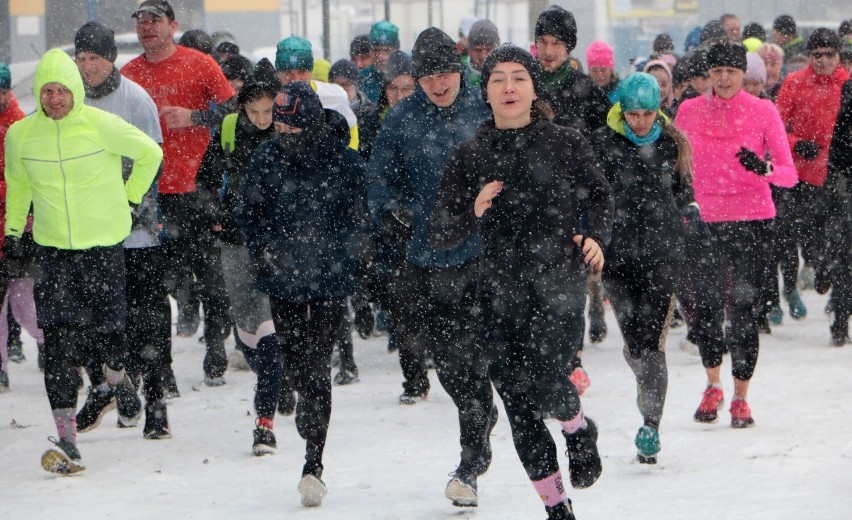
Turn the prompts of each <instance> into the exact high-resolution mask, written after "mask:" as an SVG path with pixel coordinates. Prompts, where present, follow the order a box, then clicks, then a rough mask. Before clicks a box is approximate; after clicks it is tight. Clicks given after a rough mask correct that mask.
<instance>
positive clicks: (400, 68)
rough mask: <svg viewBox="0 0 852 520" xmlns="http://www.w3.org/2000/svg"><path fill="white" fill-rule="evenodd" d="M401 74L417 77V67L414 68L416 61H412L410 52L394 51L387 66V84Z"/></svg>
mask: <svg viewBox="0 0 852 520" xmlns="http://www.w3.org/2000/svg"><path fill="white" fill-rule="evenodd" d="M400 76H411V77H412V78H417V69H415V68H414V63H412V61H411V58H409V57H408V54H406V53H404V52H402V51H394V52H393V54H391V55H390V58H388V63H387V65H386V66H385V85H387V84H388V83H390V82H391V81H393V80H395V79H396V78H398V77H400Z"/></svg>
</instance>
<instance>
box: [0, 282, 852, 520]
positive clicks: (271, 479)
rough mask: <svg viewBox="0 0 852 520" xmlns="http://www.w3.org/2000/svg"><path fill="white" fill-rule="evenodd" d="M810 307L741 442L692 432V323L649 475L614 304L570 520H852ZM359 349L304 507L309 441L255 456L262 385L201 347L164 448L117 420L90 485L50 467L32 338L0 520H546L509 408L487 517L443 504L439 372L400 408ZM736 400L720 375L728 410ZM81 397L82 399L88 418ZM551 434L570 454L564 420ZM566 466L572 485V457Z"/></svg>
mask: <svg viewBox="0 0 852 520" xmlns="http://www.w3.org/2000/svg"><path fill="white" fill-rule="evenodd" d="M804 300H805V302H806V304H807V305H808V310H809V312H810V315H809V316H808V318H807V319H806V320H805V321H802V322H793V321H792V320H790V318H789V317H786V316H785V322H784V325H783V326H781V327H777V328H775V329H774V330H773V334H772V336H770V337H766V336H764V337H762V341H761V343H762V344H761V347H762V348H761V354H760V361H759V362H758V368H757V373H756V376H755V378H754V382H753V385H752V389H751V395H750V404H751V407H752V411H753V414H754V418H755V421H756V423H757V424H756V426H755V427H754V428H751V429H747V430H733V429H732V428H730V426H729V415H728V413H727V407H726V411H725V412H723V413H722V414H721V415H720V420H719V422H718V423H717V424H712V425H704V424H698V423H695V422H693V420H692V413H693V412H694V410H695V408H696V407H697V405H698V402H699V400H700V398H701V392H702V391H703V388H704V383H705V379H704V375H703V370H702V368H701V364H700V361H699V359H698V357H696V356H693V355H690V354H688V353H686V352H684V351H682V350H680V349H679V348H678V343H679V341H680V340H681V339H682V338H683V336H684V334H685V331H684V329H683V328H680V329H676V330H674V331H672V332H671V334H670V335H669V339H668V343H667V345H668V360H669V394H668V402H667V403H666V410H665V416H664V418H663V425H662V429H661V436H662V443H663V451H662V452H661V453H660V456H659V459H660V463H659V464H658V465H657V466H645V465H640V464H637V463H635V462H633V457H634V455H635V449H634V447H633V437H634V435H635V433H636V430H637V429H638V428H639V426H641V418H640V416H639V414H638V412H637V411H636V408H635V384H634V380H633V376H632V374H631V372H630V371H629V369H628V367H627V364H626V363H625V362H624V360H623V358H622V354H621V347H622V342H621V338H620V335H619V333H618V331H617V328H616V325H615V321H614V318H613V316H612V312H611V311H610V310H608V311H607V322H608V325H609V330H610V333H609V335H608V336H607V338H606V340H605V341H604V342H603V343H601V344H599V345H589V346H587V347H586V353H585V357H584V360H585V361H584V364H585V366H586V369H587V370H588V372H589V374H590V377H591V380H592V386H591V388H590V389H589V390H588V391H587V393H586V395H585V396H584V406H585V408H586V411H587V413H588V415H589V416H591V417H593V418H594V419H595V420H596V421H597V423H598V426H599V428H600V440H599V446H600V451H601V455H602V457H603V464H604V472H603V475H602V477H601V478H600V480H599V481H598V482H597V483H596V484H595V486H593V487H592V488H590V489H588V490H583V491H574V490H571V491H570V496H571V497H572V499H573V501H574V506H575V511H576V514H577V517H578V518H579V519H581V520H590V519H607V520H609V519H681V518H689V519H690V520H703V519H706V520H717V519H719V518H744V519H755V520H759V519H785V518H797V519H804V518H808V519H819V520H833V519H837V520H840V519H848V518H852V512H850V511H852V492H850V491H852V400H850V399H849V397H850V395H852V377H850V376H851V375H852V347H850V346H847V347H845V348H834V347H829V346H828V341H829V333H828V324H829V321H828V317H827V316H826V315H825V314H823V307H824V305H825V302H826V299H825V297H822V296H818V295H816V294H815V293H813V292H812V291H811V292H807V293H805V294H804ZM355 341H356V343H355V353H356V359H357V361H358V364H359V367H360V372H361V382H360V383H359V384H356V385H353V386H348V387H335V389H334V394H333V395H334V409H333V412H332V424H331V430H330V432H329V439H328V446H327V450H326V456H325V467H326V469H325V475H324V480H325V482H326V484H327V485H328V490H329V492H328V496H327V497H326V499H325V501H324V503H323V505H322V507H320V508H317V509H305V508H302V507H301V506H300V504H299V495H298V492H297V491H296V485H297V483H298V480H299V477H300V471H301V467H302V463H303V453H304V444H303V442H302V440H301V439H300V438H299V437H298V435H297V433H296V431H295V428H294V426H293V419H292V418H284V417H280V416H279V417H278V418H277V419H276V428H275V431H276V435H277V438H278V446H279V451H278V454H277V455H274V456H267V457H262V458H255V457H252V456H251V442H252V429H253V428H254V412H253V409H252V408H253V407H252V396H253V393H252V392H253V385H254V377H253V375H252V374H251V373H250V372H238V371H233V370H229V372H228V374H227V380H228V384H227V385H226V386H223V387H218V388H208V387H206V386H204V385H203V383H202V377H203V373H202V369H201V360H202V357H203V353H204V348H203V346H202V345H201V344H200V343H198V342H197V341H196V339H194V338H193V339H176V340H175V342H174V358H175V365H174V366H175V372H176V374H177V378H178V384H179V387H180V390H181V392H182V397H181V398H179V399H176V400H173V401H170V402H169V419H170V421H171V427H172V433H173V438H172V439H171V440H163V441H149V440H144V439H143V438H142V432H141V426H140V427H138V428H135V429H118V428H116V426H115V421H116V416H115V412H111V413H110V414H109V415H107V417H106V418H105V420H104V422H103V423H102V424H101V426H100V427H99V428H98V429H96V430H94V431H92V432H89V433H83V434H80V436H79V441H78V442H79V448H80V450H81V452H82V454H83V460H84V461H85V462H86V464H87V467H88V469H87V470H86V471H85V472H84V473H83V474H80V475H78V476H73V477H58V476H55V475H51V474H49V473H46V472H44V471H43V470H42V469H41V466H40V465H39V457H40V455H41V453H42V451H44V450H45V449H46V448H48V447H49V446H50V444H49V443H48V442H47V440H46V438H47V437H48V436H49V435H55V433H56V432H55V428H54V425H53V422H52V419H51V416H50V411H49V409H48V404H47V399H46V397H45V395H44V386H43V380H42V378H41V375H40V374H39V372H38V369H37V367H36V362H35V360H36V349H35V345H34V343H33V341H32V340H31V339H29V340H28V341H26V343H25V347H24V348H25V353H26V354H27V356H28V359H27V361H26V362H25V363H23V364H20V365H16V364H11V365H10V372H11V374H10V378H11V385H12V392H11V393H7V394H2V395H0V518H10V519H12V518H14V519H29V518H64V519H75V518H85V519H100V518H121V519H127V518H148V519H150V518H157V519H163V520H164V519H169V518H205V519H219V518H223V519H225V518H227V519H232V518H311V519H317V520H320V519H330V518H335V519H340V518H344V519H356V520H360V519H371V520H372V519H394V520H396V519H400V520H403V519H404V520H408V519H424V520H426V519H428V520H433V519H435V520H440V519H479V520H491V519H513V520H522V519H541V518H544V516H545V514H544V508H543V507H542V505H541V503H540V500H539V499H538V497H537V496H536V494H535V492H534V491H533V489H532V486H530V484H529V482H528V480H527V478H526V475H525V473H524V471H523V469H522V467H521V465H520V463H519V462H518V459H517V455H516V454H515V451H514V447H513V445H512V442H511V435H510V432H509V427H508V423H507V422H506V420H505V417H503V410H502V408H501V410H500V411H501V418H500V421H499V423H498V424H497V427H496V429H495V430H494V434H493V436H492V442H493V444H494V451H495V455H494V462H493V464H492V466H491V469H490V470H489V471H488V473H487V474H486V475H484V476H482V477H481V478H480V480H479V491H480V499H479V500H480V506H479V508H478V509H473V510H470V509H467V510H466V509H458V508H454V507H453V506H452V505H451V504H450V503H449V501H448V500H447V499H446V498H444V486H445V484H446V482H447V480H448V478H449V477H448V476H447V474H448V473H450V472H451V471H452V470H453V469H454V468H455V465H456V464H457V462H458V451H459V447H458V442H457V436H458V425H457V423H456V419H455V417H456V416H455V412H454V408H453V406H452V402H451V401H450V399H449V398H448V396H447V395H446V394H445V393H444V392H443V390H442V389H441V388H440V385H439V384H438V382H437V378H436V377H434V373H432V374H431V376H432V382H433V390H432V392H431V394H430V395H429V399H428V401H426V402H421V403H418V404H417V405H416V406H411V407H404V406H399V405H398V404H396V403H397V396H398V395H399V393H400V391H401V387H400V381H401V375H400V369H399V365H398V362H397V356H396V355H393V354H388V353H387V351H386V338H374V339H370V340H368V341H361V340H360V339H356V340H355ZM729 363H730V361H729V360H728V359H726V362H725V369H724V371H725V373H728V370H729V367H730V364H729ZM732 391H733V388H732V382H731V380H730V377H726V378H725V394H726V397H727V398H728V399H730V396H731V394H732ZM84 399H85V391H82V392H81V394H80V401H79V403H80V405H81V406H82V403H83V400H84ZM551 430H552V432H553V433H554V435H555V438H556V439H557V440H558V443H557V444H558V446H560V447H561V446H562V444H563V443H562V440H561V435H559V433H558V429H557V427H556V425H555V424H551ZM562 450H563V449H562V448H561V449H560V451H562ZM560 460H561V461H562V465H563V471H565V472H566V473H567V465H568V464H567V462H568V461H567V459H566V458H565V457H564V456H560Z"/></svg>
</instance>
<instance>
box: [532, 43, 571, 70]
mask: <svg viewBox="0 0 852 520" xmlns="http://www.w3.org/2000/svg"><path fill="white" fill-rule="evenodd" d="M535 48H536V51H538V61H539V62H541V68H542V69H544V71H545V72H556V71H557V70H559V67H561V66H562V65H564V64H565V62H566V61H568V47H566V46H565V42H563V41H562V40H560V39H559V38H557V37H555V36H550V35H545V36H542V37H541V38H538V39H536V41H535Z"/></svg>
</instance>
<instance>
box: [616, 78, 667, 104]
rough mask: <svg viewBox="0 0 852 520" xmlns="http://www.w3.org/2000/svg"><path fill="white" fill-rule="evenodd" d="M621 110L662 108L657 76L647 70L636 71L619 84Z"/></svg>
mask: <svg viewBox="0 0 852 520" xmlns="http://www.w3.org/2000/svg"><path fill="white" fill-rule="evenodd" d="M618 97H619V101H620V102H621V110H622V111H624V112H629V111H631V110H657V109H659V108H660V86H659V85H658V84H657V78H655V77H654V76H652V75H650V74H647V73H645V72H634V73H633V74H631V75H629V76H627V77H626V78H624V79H623V80H622V81H621V82H620V83H619V84H618Z"/></svg>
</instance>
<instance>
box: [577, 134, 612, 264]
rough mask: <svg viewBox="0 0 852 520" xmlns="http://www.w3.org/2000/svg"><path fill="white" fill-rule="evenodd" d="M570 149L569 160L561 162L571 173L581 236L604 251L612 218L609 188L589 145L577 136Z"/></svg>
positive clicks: (610, 234)
mask: <svg viewBox="0 0 852 520" xmlns="http://www.w3.org/2000/svg"><path fill="white" fill-rule="evenodd" d="M573 148H574V154H573V157H570V158H565V164H571V165H572V168H573V170H574V185H575V189H576V193H577V203H578V209H579V211H580V222H584V223H585V230H584V233H585V234H586V235H588V236H591V237H593V238H594V239H596V240H597V241H598V243H599V244H600V245H601V247H602V248H604V249H605V248H606V246H607V245H609V241H610V239H611V238H612V222H613V218H614V215H615V200H614V198H613V195H612V187H611V186H610V184H609V182H608V181H607V180H606V176H605V175H604V173H603V169H602V168H601V166H600V164H598V161H597V159H596V158H595V154H594V152H593V151H592V147H591V145H590V144H589V141H587V140H586V138H585V137H582V136H581V135H579V134H578V135H577V137H576V145H575V146H574V147H573Z"/></svg>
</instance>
